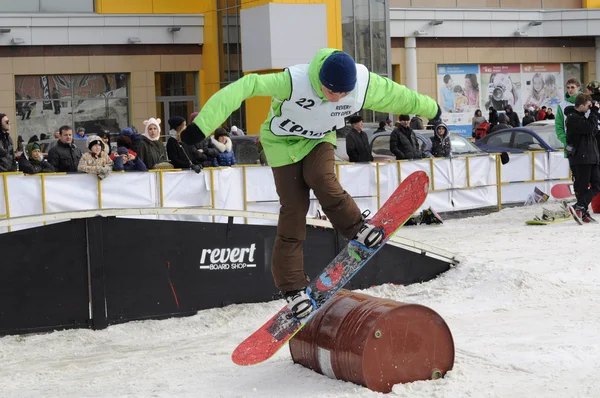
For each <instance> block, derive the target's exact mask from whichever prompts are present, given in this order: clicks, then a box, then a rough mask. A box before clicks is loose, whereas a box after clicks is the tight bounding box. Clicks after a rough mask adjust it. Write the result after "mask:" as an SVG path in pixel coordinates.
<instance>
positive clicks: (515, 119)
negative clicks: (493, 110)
mask: <svg viewBox="0 0 600 398" xmlns="http://www.w3.org/2000/svg"><path fill="white" fill-rule="evenodd" d="M504 112H506V113H505V115H506V117H507V118H508V123H507V124H509V125H511V126H513V127H519V126H520V125H521V122H520V121H519V115H517V112H515V111H513V108H512V106H510V105H506V107H505V108H504Z"/></svg>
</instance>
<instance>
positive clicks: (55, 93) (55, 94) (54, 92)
mask: <svg viewBox="0 0 600 398" xmlns="http://www.w3.org/2000/svg"><path fill="white" fill-rule="evenodd" d="M52 99H53V101H52V105H54V114H55V115H60V91H58V88H56V87H54V88H53V89H52ZM28 119H29V118H28Z"/></svg>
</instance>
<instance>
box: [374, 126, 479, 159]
mask: <svg viewBox="0 0 600 398" xmlns="http://www.w3.org/2000/svg"><path fill="white" fill-rule="evenodd" d="M391 134H392V133H391V132H389V131H386V132H382V133H377V134H374V135H373V137H372V138H371V142H370V144H371V150H372V151H373V156H376V155H377V156H378V157H383V156H385V157H386V158H387V159H386V160H395V159H396V156H394V154H393V153H392V151H390V136H391ZM433 134H434V132H433V130H415V135H416V136H417V139H418V140H419V142H420V143H421V150H422V151H423V153H429V154H431V137H433ZM450 147H451V153H452V156H465V155H483V154H485V152H484V151H482V150H481V149H479V148H477V147H476V146H475V145H473V144H472V143H471V141H469V140H468V139H467V138H465V137H463V136H461V135H459V134H456V133H450Z"/></svg>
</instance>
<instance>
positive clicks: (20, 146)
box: [17, 135, 25, 152]
mask: <svg viewBox="0 0 600 398" xmlns="http://www.w3.org/2000/svg"><path fill="white" fill-rule="evenodd" d="M24 142H25V140H24V139H23V136H21V135H20V136H18V137H17V152H23V150H24V148H23V143H24Z"/></svg>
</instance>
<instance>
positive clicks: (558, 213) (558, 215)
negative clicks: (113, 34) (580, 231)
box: [525, 201, 573, 225]
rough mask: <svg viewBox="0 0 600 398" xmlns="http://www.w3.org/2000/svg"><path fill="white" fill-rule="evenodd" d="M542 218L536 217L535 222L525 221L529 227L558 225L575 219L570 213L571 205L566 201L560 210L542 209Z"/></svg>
mask: <svg viewBox="0 0 600 398" xmlns="http://www.w3.org/2000/svg"><path fill="white" fill-rule="evenodd" d="M542 211H543V212H542V216H541V217H540V216H535V217H534V218H533V220H527V221H525V224H527V225H550V224H556V223H560V222H564V221H569V220H572V219H573V216H571V213H570V211H569V205H568V203H567V202H566V201H565V202H563V203H562V206H561V208H560V209H557V210H549V209H545V208H544V209H542Z"/></svg>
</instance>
